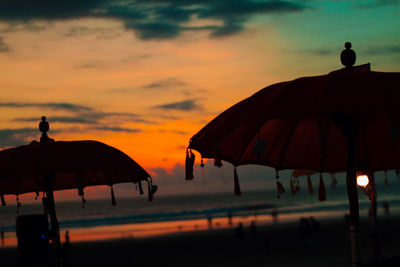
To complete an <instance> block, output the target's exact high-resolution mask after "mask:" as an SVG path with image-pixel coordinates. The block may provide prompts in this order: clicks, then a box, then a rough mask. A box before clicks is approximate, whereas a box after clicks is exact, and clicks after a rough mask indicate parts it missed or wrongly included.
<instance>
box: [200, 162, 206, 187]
mask: <svg viewBox="0 0 400 267" xmlns="http://www.w3.org/2000/svg"><path fill="white" fill-rule="evenodd" d="M200 167H201V176H202V177H203V185H204V186H206V176H205V175H204V162H203V159H201V163H200Z"/></svg>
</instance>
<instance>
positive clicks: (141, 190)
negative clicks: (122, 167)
mask: <svg viewBox="0 0 400 267" xmlns="http://www.w3.org/2000/svg"><path fill="white" fill-rule="evenodd" d="M138 185H139V194H141V195H143V194H144V192H143V187H142V181H139V182H138Z"/></svg>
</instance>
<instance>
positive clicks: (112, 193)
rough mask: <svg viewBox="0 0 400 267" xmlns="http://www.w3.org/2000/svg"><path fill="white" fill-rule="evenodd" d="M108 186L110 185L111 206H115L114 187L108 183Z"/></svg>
mask: <svg viewBox="0 0 400 267" xmlns="http://www.w3.org/2000/svg"><path fill="white" fill-rule="evenodd" d="M110 187H111V204H112V205H113V206H116V205H117V202H116V201H115V195H114V189H113V187H112V185H110Z"/></svg>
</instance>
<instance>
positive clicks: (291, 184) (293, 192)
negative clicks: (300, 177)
mask: <svg viewBox="0 0 400 267" xmlns="http://www.w3.org/2000/svg"><path fill="white" fill-rule="evenodd" d="M290 192H291V193H292V195H296V190H295V189H294V184H293V179H292V178H290Z"/></svg>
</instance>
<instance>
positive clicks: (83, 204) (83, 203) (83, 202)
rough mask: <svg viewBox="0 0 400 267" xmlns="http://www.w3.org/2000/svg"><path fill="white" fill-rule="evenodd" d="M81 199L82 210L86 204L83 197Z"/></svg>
mask: <svg viewBox="0 0 400 267" xmlns="http://www.w3.org/2000/svg"><path fill="white" fill-rule="evenodd" d="M81 197H82V209H84V208H85V204H86V199H85V197H84V196H83V195H82V196H81Z"/></svg>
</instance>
